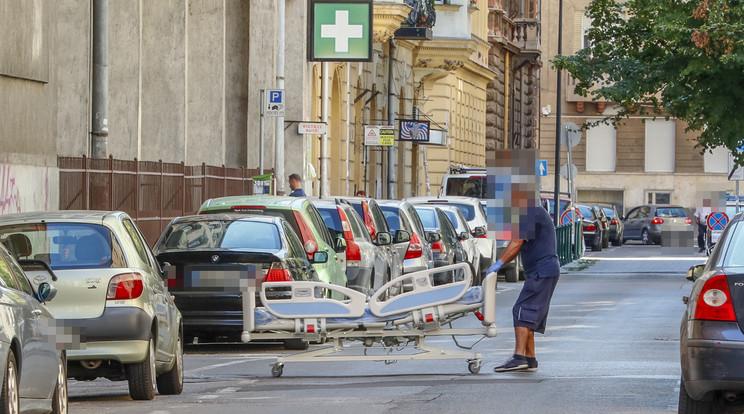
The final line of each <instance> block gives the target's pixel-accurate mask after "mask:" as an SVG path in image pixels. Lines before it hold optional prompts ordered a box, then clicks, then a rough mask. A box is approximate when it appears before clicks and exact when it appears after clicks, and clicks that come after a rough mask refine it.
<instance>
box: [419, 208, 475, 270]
mask: <svg viewBox="0 0 744 414" xmlns="http://www.w3.org/2000/svg"><path fill="white" fill-rule="evenodd" d="M413 207H414V208H415V209H416V212H417V213H418V216H419V218H420V219H421V224H423V225H424V230H426V231H427V232H437V233H439V235H440V236H441V237H440V240H438V241H435V242H433V243H432V244H431V249H432V252H433V253H434V267H439V266H447V265H450V264H455V263H460V262H466V261H468V254H467V252H466V251H465V248H464V247H462V243H460V238H459V236H458V234H457V231H456V230H455V227H454V226H453V225H452V222H450V219H449V218H448V217H447V215H446V214H445V213H444V211H442V210H441V209H439V208H438V207H436V206H433V205H426V204H418V205H414V206H413Z"/></svg>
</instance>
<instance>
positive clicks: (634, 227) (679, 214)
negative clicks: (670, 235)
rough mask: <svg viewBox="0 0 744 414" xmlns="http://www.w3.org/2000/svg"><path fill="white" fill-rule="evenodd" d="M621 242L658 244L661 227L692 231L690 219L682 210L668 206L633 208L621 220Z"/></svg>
mask: <svg viewBox="0 0 744 414" xmlns="http://www.w3.org/2000/svg"><path fill="white" fill-rule="evenodd" d="M623 225H624V227H625V234H624V236H623V237H624V239H623V242H625V241H627V240H640V241H641V243H643V244H650V243H653V244H660V243H661V230H662V227H663V226H684V227H685V228H686V229H688V230H689V231H692V219H690V217H689V216H688V215H687V212H686V211H685V209H684V208H682V207H681V206H677V205H670V204H646V205H642V206H638V207H635V208H634V209H632V210H630V211H629V212H628V215H627V216H625V220H623Z"/></svg>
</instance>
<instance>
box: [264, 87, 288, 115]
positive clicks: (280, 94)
mask: <svg viewBox="0 0 744 414" xmlns="http://www.w3.org/2000/svg"><path fill="white" fill-rule="evenodd" d="M266 97H267V99H266V100H265V101H264V102H265V106H264V115H265V116H274V117H277V116H284V89H268V90H266Z"/></svg>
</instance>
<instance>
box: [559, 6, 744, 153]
mask: <svg viewBox="0 0 744 414" xmlns="http://www.w3.org/2000/svg"><path fill="white" fill-rule="evenodd" d="M586 14H587V15H588V16H589V17H590V18H591V19H592V21H593V25H592V27H591V28H590V29H588V30H587V33H586V36H587V39H588V44H589V46H588V47H586V48H585V49H582V50H580V51H578V52H577V53H576V54H575V55H570V56H556V57H555V58H554V59H553V60H551V63H552V65H553V67H554V68H555V69H558V70H566V71H567V72H569V73H570V74H571V76H572V77H574V78H575V79H576V80H577V83H576V90H575V92H576V93H578V94H580V95H582V96H592V97H595V98H603V99H608V100H610V101H612V102H615V103H618V104H620V105H622V106H623V108H624V109H622V110H621V111H620V113H619V114H618V115H617V116H614V117H612V118H608V119H607V120H609V121H612V122H618V121H620V120H621V119H623V118H625V117H627V116H628V115H631V114H638V113H642V114H656V115H660V114H661V113H662V112H660V111H659V107H661V108H663V109H664V114H665V115H668V116H672V117H676V118H678V119H680V120H683V121H686V122H687V123H688V125H689V130H693V131H698V132H699V133H700V137H699V139H698V147H699V148H700V150H701V152H702V151H705V150H706V149H709V148H714V147H717V146H721V145H724V146H726V147H728V148H729V149H731V150H732V151H733V152H736V151H735V150H736V148H737V147H738V146H739V145H740V144H741V142H742V140H743V139H744V2H743V1H741V0H629V1H627V2H616V1H614V0H594V1H592V2H591V3H590V4H589V5H588V6H587V9H586ZM639 103H640V104H639ZM741 158H742V159H741V160H737V162H741V165H744V156H741Z"/></svg>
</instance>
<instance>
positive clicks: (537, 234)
mask: <svg viewBox="0 0 744 414" xmlns="http://www.w3.org/2000/svg"><path fill="white" fill-rule="evenodd" d="M530 213H533V214H532V216H533V217H534V219H535V231H534V232H529V233H530V234H528V238H527V239H525V241H524V243H523V244H522V248H521V249H520V253H521V254H522V266H523V267H524V272H525V273H526V275H527V277H537V278H544V277H558V276H560V274H561V264H560V261H559V260H558V243H557V241H556V237H555V226H554V225H553V220H552V219H551V218H550V214H548V212H547V211H546V210H545V209H544V208H542V207H539V206H536V207H535V208H530Z"/></svg>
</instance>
